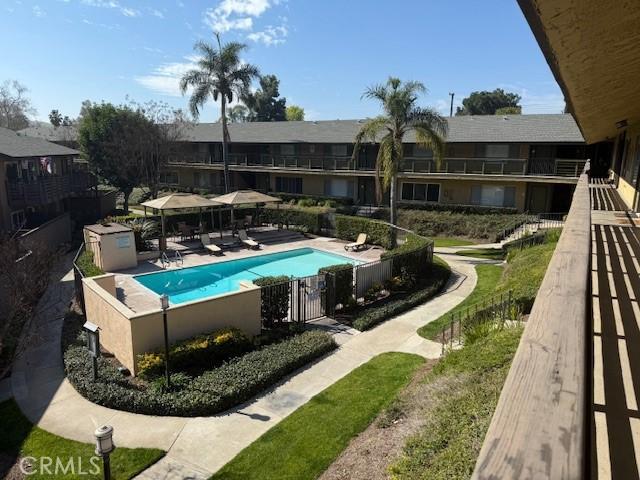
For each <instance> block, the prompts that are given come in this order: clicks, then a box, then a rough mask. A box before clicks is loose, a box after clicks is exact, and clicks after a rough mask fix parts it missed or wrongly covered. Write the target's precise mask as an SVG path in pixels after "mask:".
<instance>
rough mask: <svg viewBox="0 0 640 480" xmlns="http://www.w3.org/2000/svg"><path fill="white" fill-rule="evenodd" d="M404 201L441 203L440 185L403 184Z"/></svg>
mask: <svg viewBox="0 0 640 480" xmlns="http://www.w3.org/2000/svg"><path fill="white" fill-rule="evenodd" d="M402 200H407V201H410V202H439V201H440V184H438V183H406V182H403V183H402Z"/></svg>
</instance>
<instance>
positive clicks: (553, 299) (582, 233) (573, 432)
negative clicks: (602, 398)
mask: <svg viewBox="0 0 640 480" xmlns="http://www.w3.org/2000/svg"><path fill="white" fill-rule="evenodd" d="M586 170H588V163H587V165H586V166H585V170H584V171H583V173H582V175H581V176H580V178H579V181H578V185H577V186H576V191H575V193H574V196H573V201H572V204H571V209H570V211H569V214H568V216H567V218H566V222H565V224H564V228H563V231H562V235H561V237H560V240H559V242H558V245H557V246H556V249H555V252H554V254H553V257H552V259H551V262H550V264H549V267H548V268H547V272H546V274H545V276H544V280H543V281H542V285H541V286H540V289H539V291H538V295H537V297H536V300H535V303H534V305H533V309H532V311H531V315H530V316H529V320H528V322H527V325H526V327H525V330H524V333H523V335H522V339H521V340H520V345H519V346H518V350H517V352H516V355H515V357H514V359H513V363H512V365H511V369H510V370H509V374H508V376H507V379H506V382H505V384H504V387H503V389H502V393H501V394H500V399H499V400H498V405H497V407H496V410H495V412H494V414H493V418H492V420H491V425H490V426H489V430H488V432H487V435H486V437H485V439H484V443H483V445H482V449H481V451H480V455H479V457H478V460H477V463H476V467H475V471H474V473H473V477H472V478H474V479H476V480H479V479H498V478H544V479H582V478H588V475H587V467H586V466H587V463H588V459H587V448H588V444H587V442H586V438H587V434H588V431H589V423H588V421H587V411H588V410H587V400H588V392H589V381H588V378H589V377H588V375H587V373H588V372H587V366H588V362H587V358H588V354H587V352H588V341H587V327H588V325H589V316H590V298H589V295H590V274H591V272H590V268H591V238H590V235H591V232H590V228H591V210H590V203H589V180H588V177H587V175H586V173H585V172H586ZM589 368H590V367H589Z"/></svg>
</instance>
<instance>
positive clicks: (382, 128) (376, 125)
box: [352, 77, 448, 225]
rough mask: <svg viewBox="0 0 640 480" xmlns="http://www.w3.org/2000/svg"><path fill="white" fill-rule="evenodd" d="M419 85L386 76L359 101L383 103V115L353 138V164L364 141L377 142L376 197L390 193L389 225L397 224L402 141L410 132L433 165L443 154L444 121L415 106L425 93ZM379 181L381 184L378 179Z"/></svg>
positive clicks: (402, 156)
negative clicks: (433, 161) (382, 83)
mask: <svg viewBox="0 0 640 480" xmlns="http://www.w3.org/2000/svg"><path fill="white" fill-rule="evenodd" d="M425 91H426V89H425V86H424V85H423V84H422V83H420V82H405V83H402V81H400V79H398V78H394V77H389V80H387V83H385V84H384V85H374V86H372V87H369V88H367V89H366V90H365V92H364V94H363V95H362V98H371V99H375V100H378V101H379V102H380V103H381V104H382V109H383V111H384V114H383V115H380V116H378V117H375V118H371V119H369V120H367V121H366V122H365V123H364V125H363V126H362V128H361V129H360V131H359V132H358V134H357V135H356V139H355V146H354V148H353V156H352V158H353V160H354V161H356V160H357V158H358V154H359V151H360V146H361V144H362V143H363V142H365V141H369V142H372V143H375V142H377V141H379V143H380V148H379V149H378V156H377V158H376V176H375V179H376V196H377V198H378V202H381V201H382V194H383V192H386V191H387V190H389V197H390V210H391V223H392V224H393V225H395V224H396V186H397V185H396V184H397V181H396V178H397V175H398V170H399V169H400V165H401V163H402V160H403V159H404V149H403V144H402V142H403V139H404V136H405V134H406V133H408V132H410V131H413V132H414V134H415V138H416V144H417V145H418V146H420V147H422V148H425V149H431V151H432V152H433V155H434V158H435V160H436V164H437V165H439V164H440V161H441V159H442V156H443V154H444V148H445V137H446V136H447V131H448V125H447V120H446V119H444V118H443V117H441V116H440V115H439V114H438V113H437V112H436V111H435V110H433V109H431V108H421V107H418V106H417V105H416V102H417V101H418V95H419V94H420V93H422V92H425ZM381 178H382V182H381V181H380V179H381Z"/></svg>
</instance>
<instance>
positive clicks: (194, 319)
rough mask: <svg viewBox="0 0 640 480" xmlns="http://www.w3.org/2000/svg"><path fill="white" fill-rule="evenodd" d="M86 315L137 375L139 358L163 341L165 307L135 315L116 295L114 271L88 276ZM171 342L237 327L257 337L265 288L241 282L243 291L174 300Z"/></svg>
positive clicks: (170, 316) (106, 344)
mask: <svg viewBox="0 0 640 480" xmlns="http://www.w3.org/2000/svg"><path fill="white" fill-rule="evenodd" d="M83 286H84V295H85V308H86V318H87V320H88V321H90V322H92V323H94V324H96V325H98V327H100V344H101V345H102V347H103V348H105V349H106V350H108V351H109V352H111V353H113V355H114V356H115V357H116V358H117V359H118V361H120V363H122V364H123V365H124V366H125V367H127V368H128V369H129V370H130V371H131V373H132V374H134V375H136V374H137V371H138V369H137V365H136V358H137V355H140V354H142V353H145V352H150V351H153V350H157V349H159V348H161V347H162V345H163V344H164V330H163V320H162V311H160V310H157V311H152V312H144V313H139V314H136V313H134V312H133V311H131V310H130V309H129V308H127V307H126V306H125V305H124V304H123V303H121V302H120V301H119V300H118V299H117V298H116V297H115V295H116V286H115V276H114V275H113V274H107V275H101V276H99V277H92V278H85V279H84V280H83ZM167 324H168V330H169V342H170V343H174V342H176V341H179V340H184V339H186V338H190V337H193V336H194V335H198V334H202V333H209V332H212V331H214V330H217V329H220V328H225V327H236V328H239V329H241V330H242V331H244V332H245V333H246V334H247V335H249V336H251V337H253V336H255V335H258V334H259V333H260V330H261V328H262V319H261V314H260V288H259V287H257V286H256V285H253V284H252V283H248V282H246V283H245V282H242V283H241V284H240V290H239V291H237V292H233V293H230V294H228V295H221V296H217V297H213V298H208V299H205V300H199V301H195V302H188V303H183V304H178V305H173V306H171V307H170V308H169V310H168V311H167Z"/></svg>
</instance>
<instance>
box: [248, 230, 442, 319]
mask: <svg viewBox="0 0 640 480" xmlns="http://www.w3.org/2000/svg"><path fill="white" fill-rule="evenodd" d="M417 258H419V259H421V261H422V262H424V265H415V268H416V272H417V273H418V274H424V273H425V272H426V270H427V269H428V268H429V265H430V264H431V263H432V262H433V242H431V241H429V242H428V243H426V244H425V245H424V246H421V247H418V248H416V249H415V250H409V251H407V252H405V253H399V254H396V255H394V256H392V257H390V258H387V259H381V260H377V261H374V262H369V263H364V264H360V265H355V266H354V267H352V270H351V271H350V272H348V273H349V275H346V276H344V275H343V273H344V272H341V271H331V272H326V273H319V274H317V275H310V276H308V277H302V278H292V279H290V280H287V281H284V282H279V283H275V284H272V285H263V286H262V287H260V288H261V304H262V306H261V309H262V321H263V325H264V326H265V327H270V326H273V325H275V324H277V323H285V322H296V323H304V322H308V321H310V320H314V319H317V318H321V317H324V316H329V317H333V316H334V315H335V313H336V307H337V306H339V305H340V306H342V307H345V306H346V305H345V304H346V303H347V302H354V303H355V302H356V301H357V300H358V299H362V298H363V297H365V294H366V293H367V291H368V290H369V289H370V288H371V287H373V286H375V285H376V284H377V285H384V283H385V282H386V281H387V280H389V279H390V278H391V277H392V276H393V275H394V272H395V270H396V269H395V268H394V265H396V264H397V265H405V264H407V263H410V262H411V261H414V259H417ZM414 263H415V262H414ZM346 270H350V268H347V269H346ZM345 279H346V281H345Z"/></svg>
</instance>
